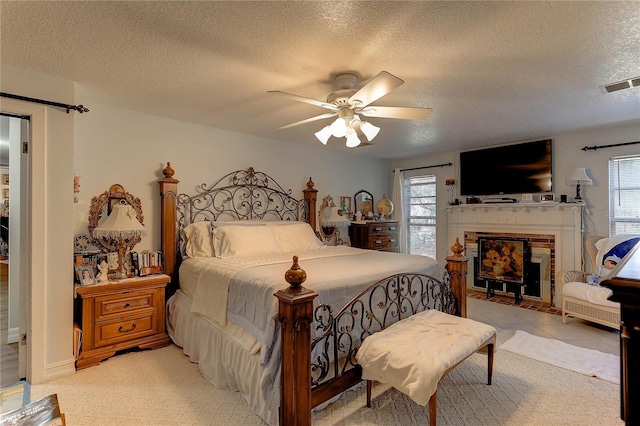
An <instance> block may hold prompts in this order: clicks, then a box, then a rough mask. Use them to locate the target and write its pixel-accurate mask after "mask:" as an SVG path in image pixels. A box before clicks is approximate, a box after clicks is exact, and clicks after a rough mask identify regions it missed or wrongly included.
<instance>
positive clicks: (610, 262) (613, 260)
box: [587, 254, 622, 285]
mask: <svg viewBox="0 0 640 426" xmlns="http://www.w3.org/2000/svg"><path fill="white" fill-rule="evenodd" d="M621 260H622V259H620V258H619V257H618V256H616V255H615V254H612V255H610V256H607V257H606V258H605V259H604V262H602V267H601V268H600V275H587V283H588V284H591V285H600V281H602V280H604V279H606V278H607V277H608V276H609V273H610V272H611V270H612V269H613V268H615V267H616V265H617V264H618V263H620V261H621Z"/></svg>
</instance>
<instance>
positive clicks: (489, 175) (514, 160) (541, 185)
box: [460, 139, 553, 195]
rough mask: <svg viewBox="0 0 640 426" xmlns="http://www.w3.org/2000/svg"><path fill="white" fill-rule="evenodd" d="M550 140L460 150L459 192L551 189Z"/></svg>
mask: <svg viewBox="0 0 640 426" xmlns="http://www.w3.org/2000/svg"><path fill="white" fill-rule="evenodd" d="M552 151H553V150H552V143H551V139H547V140H541V141H535V142H525V143H518V144H513V145H503V146H497V147H493V148H485V149H479V150H475V151H465V152H461V153H460V194H461V195H495V194H529V193H531V194H534V193H541V192H549V191H551V188H552V176H553V175H552V167H551V166H552Z"/></svg>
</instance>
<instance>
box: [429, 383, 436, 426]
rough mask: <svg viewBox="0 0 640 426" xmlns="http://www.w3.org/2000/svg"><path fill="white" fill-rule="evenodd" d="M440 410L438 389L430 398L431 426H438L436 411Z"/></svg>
mask: <svg viewBox="0 0 640 426" xmlns="http://www.w3.org/2000/svg"><path fill="white" fill-rule="evenodd" d="M437 409H438V389H436V391H435V392H434V393H433V395H431V398H429V426H436V411H437Z"/></svg>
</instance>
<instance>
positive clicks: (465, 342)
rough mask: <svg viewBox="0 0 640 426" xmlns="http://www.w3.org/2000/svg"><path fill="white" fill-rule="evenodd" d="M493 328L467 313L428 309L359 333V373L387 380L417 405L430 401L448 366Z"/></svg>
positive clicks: (381, 380) (476, 346)
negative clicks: (369, 332) (361, 336)
mask: <svg viewBox="0 0 640 426" xmlns="http://www.w3.org/2000/svg"><path fill="white" fill-rule="evenodd" d="M495 333H496V330H495V328H493V327H491V326H490V325H487V324H483V323H481V322H477V321H474V320H470V319H467V318H461V317H457V316H453V315H449V314H445V313H443V312H440V311H436V310H428V311H424V312H421V313H418V314H416V315H413V316H411V317H409V318H406V319H404V320H402V321H400V322H397V323H395V324H393V325H392V326H390V327H388V328H386V329H385V330H382V331H380V332H378V333H374V334H372V335H371V336H369V337H367V338H366V339H364V342H363V343H362V346H360V349H358V354H357V358H358V363H359V364H360V365H361V366H362V378H363V379H367V380H377V381H379V382H381V383H388V384H390V385H392V386H393V387H394V388H396V389H398V390H399V391H400V392H403V393H404V394H406V395H407V396H409V397H410V398H411V399H412V400H414V401H415V402H416V403H418V404H420V405H425V404H426V403H427V402H429V398H431V395H433V393H434V392H435V391H436V388H437V386H438V382H439V381H440V379H441V378H442V375H443V374H444V372H445V371H447V369H449V368H451V367H452V366H454V365H456V364H457V363H459V362H460V361H462V360H464V359H465V358H466V357H468V356H469V355H471V354H473V353H474V352H475V351H476V350H478V348H479V347H480V345H481V344H482V343H483V342H485V341H486V340H488V339H489V338H490V337H491V336H492V335H494V334H495Z"/></svg>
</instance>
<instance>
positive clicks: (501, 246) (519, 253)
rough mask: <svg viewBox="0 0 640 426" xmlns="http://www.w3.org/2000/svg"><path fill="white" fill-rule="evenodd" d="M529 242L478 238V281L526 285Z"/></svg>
mask: <svg viewBox="0 0 640 426" xmlns="http://www.w3.org/2000/svg"><path fill="white" fill-rule="evenodd" d="M527 252H528V247H527V241H526V240H519V239H515V238H484V237H480V238H478V279H483V280H496V281H506V282H512V283H517V284H524V265H525V262H526V255H527Z"/></svg>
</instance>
